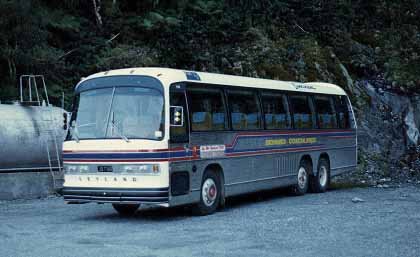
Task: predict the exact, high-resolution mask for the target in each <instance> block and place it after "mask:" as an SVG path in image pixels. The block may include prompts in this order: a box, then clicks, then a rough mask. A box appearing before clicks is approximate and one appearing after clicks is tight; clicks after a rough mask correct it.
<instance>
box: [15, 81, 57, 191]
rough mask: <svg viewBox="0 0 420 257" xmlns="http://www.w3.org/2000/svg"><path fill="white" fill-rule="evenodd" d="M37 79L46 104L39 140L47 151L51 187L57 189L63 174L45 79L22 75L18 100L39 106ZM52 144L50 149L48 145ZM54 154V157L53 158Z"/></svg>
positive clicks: (40, 103)
mask: <svg viewBox="0 0 420 257" xmlns="http://www.w3.org/2000/svg"><path fill="white" fill-rule="evenodd" d="M37 80H38V81H40V82H41V84H42V88H43V90H44V96H45V99H44V100H45V102H46V106H43V107H42V108H46V109H45V110H44V109H43V115H42V117H43V121H44V122H45V124H46V126H45V128H44V129H43V134H42V135H40V136H41V140H42V143H43V145H45V149H46V152H47V158H48V166H49V170H50V173H51V176H52V179H53V188H54V189H59V188H61V186H62V181H64V178H63V177H64V176H63V175H64V174H63V168H62V166H61V163H62V160H61V158H60V153H61V149H58V146H59V143H58V140H57V136H58V133H57V131H56V128H55V126H51V124H52V123H54V119H53V118H52V105H50V101H49V98H48V91H47V86H46V84H45V79H44V76H43V75H22V76H20V79H19V89H20V102H21V103H22V104H29V105H37V106H41V105H42V102H41V98H40V95H39V92H38V84H37ZM25 82H26V87H27V90H28V98H29V99H28V100H29V101H25ZM33 92H35V100H34V98H33V97H34V96H33ZM51 145H52V146H53V147H52V148H53V149H51V147H50V146H51ZM54 155H55V158H54ZM55 163H57V166H56V167H54V164H55Z"/></svg>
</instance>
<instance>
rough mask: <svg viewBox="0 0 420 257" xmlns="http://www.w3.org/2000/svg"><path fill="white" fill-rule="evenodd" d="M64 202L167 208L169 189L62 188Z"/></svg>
mask: <svg viewBox="0 0 420 257" xmlns="http://www.w3.org/2000/svg"><path fill="white" fill-rule="evenodd" d="M61 194H62V195H63V197H64V200H65V201H67V202H72V203H87V202H98V203H136V204H138V203H141V204H144V203H146V204H156V205H161V206H169V188H168V187H165V188H143V189H137V188H136V189H129V188H128V189H121V188H119V189H113V188H87V187H64V188H63V189H62V191H61Z"/></svg>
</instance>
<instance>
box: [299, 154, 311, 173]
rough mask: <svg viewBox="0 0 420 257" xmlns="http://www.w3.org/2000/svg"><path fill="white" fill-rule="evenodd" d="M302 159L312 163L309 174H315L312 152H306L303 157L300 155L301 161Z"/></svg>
mask: <svg viewBox="0 0 420 257" xmlns="http://www.w3.org/2000/svg"><path fill="white" fill-rule="evenodd" d="M301 161H307V162H308V163H309V164H310V165H311V168H310V170H309V174H310V175H313V174H314V163H313V161H312V157H311V155H310V154H304V155H302V156H301V157H300V162H301Z"/></svg>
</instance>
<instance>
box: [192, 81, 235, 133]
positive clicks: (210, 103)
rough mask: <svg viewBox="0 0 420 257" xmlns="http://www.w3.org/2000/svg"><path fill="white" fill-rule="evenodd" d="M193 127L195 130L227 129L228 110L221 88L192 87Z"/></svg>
mask: <svg viewBox="0 0 420 257" xmlns="http://www.w3.org/2000/svg"><path fill="white" fill-rule="evenodd" d="M188 94H189V97H190V99H191V104H190V108H191V124H192V125H191V127H192V130H193V131H209V130H213V131H215V130H216V131H217V130H225V129H227V117H226V110H225V105H224V101H223V94H222V91H221V90H209V89H191V90H189V92H188Z"/></svg>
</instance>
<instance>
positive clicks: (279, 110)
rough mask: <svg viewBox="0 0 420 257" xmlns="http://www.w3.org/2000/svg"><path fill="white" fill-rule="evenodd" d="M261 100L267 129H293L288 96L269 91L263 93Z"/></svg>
mask: <svg viewBox="0 0 420 257" xmlns="http://www.w3.org/2000/svg"><path fill="white" fill-rule="evenodd" d="M261 99H262V102H263V112H264V117H265V128H266V129H288V128H290V127H291V121H290V120H291V118H290V112H289V106H288V104H287V97H286V95H283V94H278V93H272V92H268V91H267V92H262V94H261Z"/></svg>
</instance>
